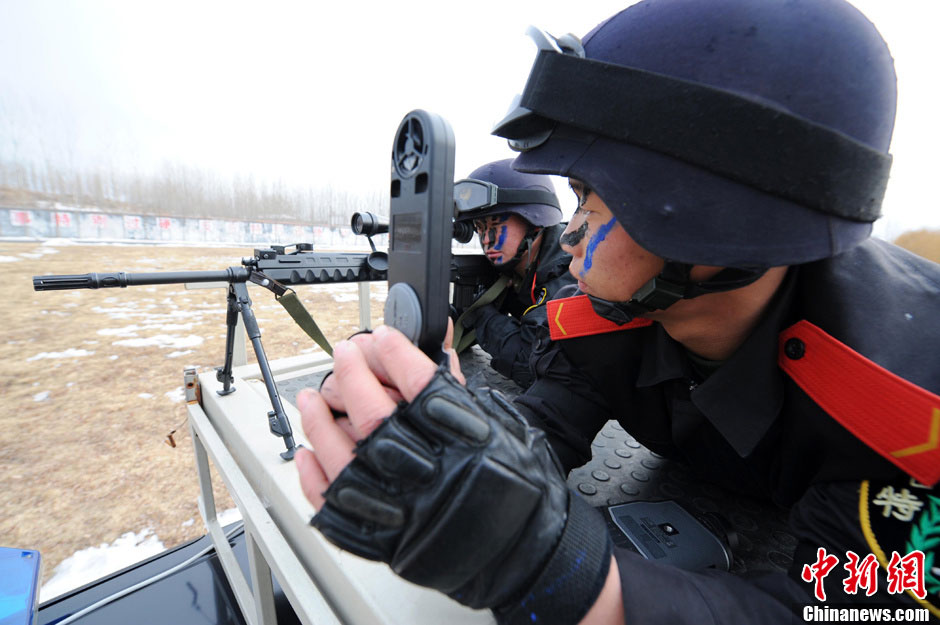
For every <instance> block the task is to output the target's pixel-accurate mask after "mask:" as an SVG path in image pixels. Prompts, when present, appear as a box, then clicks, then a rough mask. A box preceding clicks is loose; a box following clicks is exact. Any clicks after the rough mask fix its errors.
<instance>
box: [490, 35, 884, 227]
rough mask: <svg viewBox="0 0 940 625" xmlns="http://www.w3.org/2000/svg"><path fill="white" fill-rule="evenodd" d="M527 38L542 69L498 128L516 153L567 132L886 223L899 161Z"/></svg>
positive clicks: (680, 84) (569, 38)
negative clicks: (886, 199)
mask: <svg viewBox="0 0 940 625" xmlns="http://www.w3.org/2000/svg"><path fill="white" fill-rule="evenodd" d="M527 34H528V35H529V36H530V37H532V38H533V40H534V41H535V43H536V45H537V46H538V53H537V56H536V59H535V63H534V65H533V66H532V70H531V72H530V74H529V78H528V80H527V81H526V85H525V89H524V91H523V93H522V95H521V96H516V98H515V99H514V100H513V104H512V107H511V109H510V112H509V113H508V114H507V116H506V117H505V118H504V119H503V120H502V121H500V122H499V123H498V124H497V125H496V127H495V128H494V129H493V134H494V135H497V136H500V137H504V138H506V139H508V140H509V146H510V147H511V148H512V149H514V150H516V151H519V152H525V151H528V150H532V149H534V148H537V147H539V146H541V145H542V144H544V143H545V142H546V141H548V139H549V138H550V137H551V136H552V135H553V133H554V132H556V129H557V128H559V127H561V128H569V129H572V128H573V129H577V130H578V131H582V133H581V134H591V135H595V137H593V138H596V135H600V136H602V137H606V138H609V139H613V140H615V141H619V142H624V143H628V144H631V145H634V146H638V147H641V148H645V149H649V150H652V151H655V152H659V153H662V154H666V155H668V156H671V157H674V158H676V159H679V160H681V161H684V162H687V163H691V164H692V165H695V166H698V167H700V168H702V169H705V170H707V171H710V172H713V173H716V174H719V175H721V176H725V177H727V178H729V179H731V180H735V181H737V182H740V183H742V184H745V185H747V186H750V187H753V188H755V189H758V190H761V191H764V192H766V193H770V194H773V195H776V196H778V197H782V198H784V199H787V200H790V201H794V202H797V203H799V204H802V205H803V206H807V207H809V208H813V209H815V210H818V211H821V212H823V213H828V214H831V215H835V216H837V217H842V218H845V219H851V220H853V221H861V222H871V221H874V220H875V219H877V218H878V217H879V216H880V213H881V210H880V204H881V198H882V197H883V196H884V191H885V187H886V186H887V181H888V172H889V170H890V167H891V156H890V155H889V154H884V153H882V152H879V151H877V150H874V149H872V148H871V147H869V146H867V145H865V144H864V143H861V142H859V141H856V140H855V139H853V138H852V137H849V136H848V135H845V134H843V133H841V132H839V131H837V130H834V129H832V128H828V127H826V126H823V125H820V124H817V123H814V122H811V121H809V120H807V119H804V118H802V117H799V116H797V115H794V114H792V113H790V112H788V111H786V110H783V109H780V108H776V107H774V106H771V105H769V104H767V103H764V102H759V101H757V100H755V99H751V98H747V97H744V96H741V95H738V94H736V93H733V92H730V91H726V90H724V89H718V88H715V87H711V86H709V85H705V84H702V83H697V82H692V81H688V80H683V79H680V78H673V77H671V76H666V75H663V74H657V73H653V72H648V71H645V70H642V69H637V68H634V67H627V66H624V65H616V64H613V63H607V62H605V61H598V60H595V59H588V58H585V56H584V48H583V47H582V46H581V45H580V43H579V42H577V39H576V38H575V37H574V36H573V35H565V36H564V37H560V38H555V37H553V36H552V35H549V34H548V33H546V32H544V31H541V30H539V29H537V28H534V27H530V28H529V30H528V31H527ZM586 141H587V139H582V142H586ZM768 146H773V149H768Z"/></svg>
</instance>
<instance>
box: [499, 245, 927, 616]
mask: <svg viewBox="0 0 940 625" xmlns="http://www.w3.org/2000/svg"><path fill="white" fill-rule="evenodd" d="M802 319H806V320H809V321H810V322H812V323H814V324H816V325H817V326H819V327H820V328H822V329H823V330H825V331H826V332H827V333H829V334H830V335H832V336H833V337H835V338H836V339H838V340H839V341H842V342H843V343H845V344H847V345H848V346H850V347H851V348H852V349H854V350H855V351H857V352H860V353H861V354H863V355H865V356H866V357H868V358H869V359H871V360H873V361H874V362H875V363H877V364H878V365H880V366H882V367H885V368H887V369H889V370H890V371H892V372H894V373H895V374H897V375H899V376H901V377H903V378H905V379H906V380H908V381H910V382H913V383H914V384H916V385H918V386H921V387H922V388H925V389H927V390H929V391H931V392H933V393H937V392H940V265H937V264H935V263H931V262H929V261H926V260H923V259H921V258H919V257H917V256H914V255H913V254H910V253H908V252H906V251H904V250H902V249H900V248H897V247H895V246H893V245H890V244H887V243H884V242H881V241H877V240H870V241H868V242H866V243H864V244H862V245H860V246H858V247H856V248H854V249H853V250H850V251H849V252H846V253H845V254H842V255H840V256H838V257H835V258H832V259H827V260H823V261H819V262H816V263H810V264H807V265H801V266H797V267H791V268H790V270H789V271H788V273H787V277H786V278H785V281H784V283H783V284H782V286H781V288H780V290H779V291H778V293H777V294H776V296H775V299H774V300H773V301H772V303H771V305H770V307H769V308H768V310H767V312H766V313H765V316H764V318H763V319H762V320H761V322H760V323H759V325H758V327H756V329H755V330H754V331H753V333H752V334H751V336H750V337H749V338H748V339H747V340H746V342H745V343H744V344H743V345H742V346H741V347H740V348H739V349H738V350H737V352H736V353H735V354H734V355H733V356H732V357H731V358H729V359H728V360H726V361H725V362H724V363H722V365H721V366H720V367H719V368H718V369H717V370H715V371H714V372H713V373H711V374H710V375H709V376H707V378H704V379H703V377H702V376H701V375H699V374H698V373H697V372H696V368H695V367H694V366H693V365H692V363H691V361H690V359H689V357H688V355H687V352H686V351H685V350H684V348H683V347H682V346H681V345H680V344H679V343H677V342H676V341H674V340H672V339H671V338H670V337H669V336H668V335H667V334H666V333H665V331H664V330H663V328H662V327H661V326H660V325H659V324H655V323H654V324H653V325H652V326H648V327H644V328H639V329H634V330H625V331H620V332H614V333H608V334H600V335H595V336H589V337H583V338H579V339H571V340H565V341H558V342H550V341H548V340H547V339H546V337H544V335H543V336H542V337H540V340H539V343H538V345H537V346H536V348H535V350H534V351H533V356H532V363H533V368H534V371H535V373H536V375H537V379H536V381H535V382H534V384H533V385H532V386H531V387H530V388H529V390H528V391H527V392H526V393H525V394H523V395H520V396H519V397H518V398H517V399H516V403H517V405H518V406H519V407H520V408H521V410H522V411H523V412H524V413H525V414H527V415H529V417H530V420H531V421H532V422H533V423H534V424H536V425H539V426H541V427H542V428H544V429H545V430H546V432H547V433H548V436H549V439H550V441H551V442H552V445H553V448H554V450H555V451H556V453H557V455H558V457H559V459H560V460H561V462H562V465H563V466H564V468H565V470H566V471H568V470H570V469H571V468H573V467H575V466H579V465H581V464H583V463H584V462H585V461H587V460H588V459H589V458H590V454H591V451H590V450H591V447H590V446H591V441H592V440H593V439H594V436H595V434H596V433H597V432H598V430H599V429H600V428H601V427H602V426H603V425H604V423H605V422H606V421H607V420H608V419H616V420H617V421H619V422H620V424H621V425H622V426H623V427H624V429H626V430H627V431H628V432H630V433H631V434H632V435H633V436H634V437H635V438H636V439H637V440H638V441H640V442H641V443H643V444H644V445H646V446H647V447H648V448H649V449H651V450H653V451H655V452H658V453H660V454H663V455H665V456H667V457H670V458H673V459H677V460H680V461H684V462H686V463H688V465H690V466H691V467H692V469H693V470H694V471H696V472H697V473H698V475H700V476H701V477H702V478H704V479H710V480H713V481H714V482H716V483H718V484H720V485H722V486H724V487H727V488H729V489H733V490H736V491H740V492H743V493H747V494H749V495H754V496H758V497H764V498H769V499H770V500H772V501H773V502H774V503H776V504H777V505H779V506H780V507H781V511H782V514H786V510H789V518H790V527H791V530H792V532H793V534H794V535H795V536H796V537H797V539H798V540H799V546H798V547H797V550H796V553H795V554H794V564H793V567H792V570H791V572H790V573H791V574H790V575H789V576H787V575H784V574H776V575H774V574H766V575H765V576H764V577H761V578H752V579H743V578H739V577H735V576H733V575H731V574H729V573H723V572H713V573H709V574H701V573H688V572H684V571H681V570H679V569H675V568H672V567H668V566H663V565H658V564H654V563H651V562H649V561H646V560H643V559H641V558H640V557H639V556H635V555H634V554H632V553H627V552H622V553H621V552H618V554H617V560H618V564H619V567H620V577H621V580H622V585H623V597H624V607H625V611H626V622H627V623H697V624H702V623H747V624H755V623H780V622H791V621H793V622H803V620H802V618H801V616H800V613H801V611H802V610H803V609H804V607H805V606H807V605H810V604H813V603H814V599H813V596H812V592H813V585H812V584H810V583H806V582H804V581H801V580H800V579H799V578H800V572H801V570H802V567H803V565H804V564H810V563H813V562H814V561H815V559H816V555H817V549H818V548H820V547H824V548H825V549H826V550H827V552H828V553H829V554H833V555H837V556H838V557H839V562H840V564H839V569H838V570H835V571H833V573H832V574H830V575H828V576H827V577H826V578H825V584H826V589H827V601H826V603H825V604H819V605H825V606H826V607H838V606H839V604H840V603H841V605H842V607H845V606H846V604H847V603H850V604H852V606H858V605H864V603H863V602H865V601H874V602H876V603H877V604H879V605H881V606H885V605H901V606H905V607H919V606H918V604H917V603H915V601H914V600H913V599H910V598H909V597H908V595H907V594H889V593H887V592H886V591H887V588H886V587H887V584H888V582H887V580H886V578H885V577H884V575H883V574H884V569H883V568H882V569H881V575H880V579H879V582H880V583H879V591H878V593H877V594H876V595H874V596H873V597H866V596H865V591H864V590H862V591H860V592H859V593H858V595H857V596H853V595H847V594H846V593H845V592H844V590H843V588H842V583H843V579H844V578H845V577H846V574H845V571H843V570H842V568H841V567H842V565H843V563H844V562H845V561H846V551H847V550H852V551H854V552H855V553H856V554H858V555H859V556H860V557H861V558H864V557H865V556H866V555H867V554H868V553H870V552H872V548H871V546H870V544H869V543H867V542H866V539H865V536H864V535H863V529H862V526H861V523H860V505H861V504H860V501H859V498H860V492H861V487H862V484H864V483H865V481H866V480H867V481H868V484H867V485H866V489H868V491H869V492H870V495H869V498H872V497H874V496H875V494H876V493H882V492H885V493H886V492H889V491H887V490H883V489H886V488H889V487H890V488H893V489H896V490H892V491H890V492H898V493H899V492H901V491H902V489H905V488H906V489H907V493H908V494H912V496H913V495H916V496H917V497H919V499H918V501H920V502H921V504H920V508H918V510H916V512H919V513H920V514H921V516H920V517H918V516H916V515H913V513H911V514H910V515H909V514H907V513H908V512H910V506H909V507H908V510H907V511H902V512H901V514H898V513H897V510H895V511H894V514H893V517H896V518H904V519H905V520H908V521H910V523H908V525H905V526H904V528H903V529H904V531H907V529H908V526H911V527H914V528H916V527H920V530H919V531H920V534H916V535H917V536H920V537H921V538H923V537H924V536H927V537H935V538H936V540H934V541H932V542H931V541H928V540H927V539H926V538H924V540H922V541H921V543H920V544H921V545H924V546H926V547H928V550H927V552H926V553H927V556H928V559H930V558H931V555H930V552H929V548H930V547H931V546H932V548H933V549H934V550H935V551H936V552H937V553H936V554H935V555H934V556H933V566H934V567H937V566H940V547H938V546H937V545H936V544H934V543H940V498H938V497H940V488H934V489H933V491H932V493H931V490H930V489H925V488H924V487H923V486H922V485H919V484H917V483H916V482H912V481H911V478H910V477H908V476H906V475H905V474H903V472H902V471H901V470H900V469H898V468H897V467H896V466H895V465H894V464H892V463H891V462H889V461H888V460H886V459H884V458H883V457H882V456H880V455H879V454H878V453H876V452H875V451H873V450H872V449H870V448H869V447H868V446H866V445H865V444H864V443H862V442H861V441H860V440H858V439H857V438H856V437H855V436H853V435H852V434H851V433H849V431H848V430H846V429H845V428H843V427H842V426H841V425H840V424H839V423H837V422H836V421H835V420H834V419H833V418H831V417H830V416H829V415H827V414H826V413H825V412H824V411H823V410H822V409H821V408H820V407H819V406H817V405H816V404H815V403H814V402H813V400H811V399H810V398H809V397H808V396H807V395H806V394H805V393H804V392H803V391H802V390H801V389H800V388H799V387H798V386H797V385H796V384H795V383H794V382H793V381H792V380H791V379H790V378H789V377H787V375H786V374H785V373H784V372H783V371H782V370H781V369H779V368H778V366H777V350H778V342H777V337H778V334H779V333H780V331H781V330H783V329H784V328H786V327H788V326H790V325H791V324H793V323H795V322H797V321H799V320H802ZM885 418H886V419H890V418H891V416H890V415H885ZM931 502H932V503H931ZM868 503H869V504H871V503H872V502H871V501H869V502H868ZM862 504H864V502H862ZM924 504H929V505H924ZM931 506H935V509H934V510H933V514H936V515H937V518H933V517H930V516H929V515H930V514H931V512H930V511H931ZM883 507H884V506H883ZM883 507H877V506H873V509H874V510H878V511H881V510H882V508H883ZM915 507H916V506H915ZM924 515H927V516H924ZM876 516H877V515H876ZM884 516H885V517H886V518H888V520H891V521H893V520H895V518H890V517H889V516H888V511H884ZM907 516H911V518H910V519H907ZM876 520H878V521H879V522H881V517H880V516H879V517H878V518H877V519H876ZM917 523H920V526H918V525H917ZM931 532H933V533H931ZM912 535H913V534H912ZM915 543H916V540H915ZM905 545H906V546H907V547H911V544H910V541H908V542H907V543H902V544H900V546H897V547H896V549H897V551H898V552H899V553H900V555H905V554H906V553H907V551H909V549H907V550H905ZM915 546H917V545H915ZM888 553H889V554H890V551H888ZM938 573H940V570H938V569H934V570H933V575H934V576H935V577H932V578H931V572H930V571H928V572H927V585H928V589H930V588H932V589H933V593H937V594H936V595H929V596H928V597H927V600H928V601H932V603H933V605H938V604H940V602H938V601H937V599H938V597H940V581H938V580H937V577H940V574H938ZM931 584H933V586H931ZM921 605H924V604H921ZM794 613H796V614H794ZM935 614H940V612H935ZM934 618H936V616H934Z"/></svg>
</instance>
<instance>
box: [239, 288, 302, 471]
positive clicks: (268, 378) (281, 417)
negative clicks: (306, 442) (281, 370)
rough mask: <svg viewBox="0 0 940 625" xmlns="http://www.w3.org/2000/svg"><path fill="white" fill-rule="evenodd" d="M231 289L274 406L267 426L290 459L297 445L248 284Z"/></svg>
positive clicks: (284, 455) (282, 455)
mask: <svg viewBox="0 0 940 625" xmlns="http://www.w3.org/2000/svg"><path fill="white" fill-rule="evenodd" d="M230 288H231V290H232V292H233V293H234V294H235V299H236V302H235V304H236V307H237V309H238V311H239V312H240V313H241V315H242V319H243V320H244V322H245V331H246V333H247V334H248V338H249V339H251V346H252V347H253V348H254V350H255V357H256V358H257V359H258V368H259V369H261V377H262V378H263V379H264V386H265V388H266V389H267V390H268V397H269V398H270V399H271V407H272V408H274V410H272V411H271V412H269V413H268V426H269V427H270V428H271V433H272V434H274V435H275V436H280V437H281V438H283V439H284V445H285V446H286V447H287V451H285V452H282V453H281V458H283V459H284V460H292V459H293V458H294V452H295V451H296V450H297V446H296V444H295V443H294V433H293V431H292V430H291V427H290V420H289V419H288V418H287V414H286V413H285V412H284V406H283V405H282V404H281V397H280V395H278V392H277V386H276V385H275V384H274V375H273V374H272V373H271V367H270V365H268V358H267V356H265V354H264V347H263V346H262V345H261V328H260V327H259V326H258V320H257V319H256V318H255V313H254V311H252V310H251V298H249V297H248V285H247V284H246V283H244V282H235V283H232V285H231V287H230Z"/></svg>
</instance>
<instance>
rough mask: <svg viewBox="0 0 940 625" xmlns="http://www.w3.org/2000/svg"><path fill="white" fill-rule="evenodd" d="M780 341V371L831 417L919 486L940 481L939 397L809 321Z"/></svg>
mask: <svg viewBox="0 0 940 625" xmlns="http://www.w3.org/2000/svg"><path fill="white" fill-rule="evenodd" d="M779 341H780V342H779V353H778V355H777V363H778V364H779V365H780V368H781V369H783V370H784V371H786V373H787V375H789V376H790V377H791V378H793V381H794V382H796V383H797V384H798V385H799V386H800V388H801V389H803V391H804V392H805V393H806V394H807V395H809V396H810V397H811V398H812V399H813V401H815V402H816V403H817V404H819V406H820V407H821V408H822V409H823V410H825V411H826V412H827V413H828V414H829V416H831V417H832V418H833V419H835V420H836V421H838V422H839V423H840V424H842V426H843V427H845V428H846V429H847V430H849V431H850V432H852V434H854V435H855V436H857V437H858V438H859V439H860V440H861V441H862V442H863V443H865V444H866V445H868V446H869V447H871V448H872V449H874V450H875V451H877V452H878V453H879V454H881V455H882V456H884V457H885V458H887V459H888V460H890V461H891V462H893V463H894V464H896V465H897V466H899V467H900V468H901V469H903V470H904V471H905V472H906V473H907V474H908V475H910V476H911V477H913V478H915V479H916V480H917V481H918V482H920V483H921V484H925V485H927V486H933V485H934V484H936V483H937V481H938V480H940V397H938V396H937V395H935V394H933V393H931V392H930V391H928V390H926V389H923V388H921V387H919V386H917V385H915V384H912V383H911V382H908V381H907V380H905V379H904V378H902V377H899V376H897V375H895V374H893V373H891V372H890V371H888V370H887V369H885V368H884V367H881V366H879V365H877V364H875V363H874V362H872V361H871V360H869V359H867V358H865V357H864V356H862V355H861V354H859V353H858V352H856V351H854V350H852V349H851V348H850V347H849V346H847V345H845V344H844V343H841V342H839V341H837V340H836V339H834V338H833V337H831V336H829V335H828V334H826V333H825V332H823V331H822V330H821V329H819V328H818V327H816V326H814V325H813V324H812V323H810V322H809V321H805V320H804V321H799V322H797V323H795V324H793V325H792V326H790V327H789V328H787V329H786V330H784V331H783V332H781V333H780V339H779Z"/></svg>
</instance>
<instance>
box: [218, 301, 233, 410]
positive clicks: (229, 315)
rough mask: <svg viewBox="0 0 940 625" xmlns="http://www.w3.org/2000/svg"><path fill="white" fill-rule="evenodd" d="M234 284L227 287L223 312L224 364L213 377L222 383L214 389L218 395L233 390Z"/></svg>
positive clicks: (226, 393)
mask: <svg viewBox="0 0 940 625" xmlns="http://www.w3.org/2000/svg"><path fill="white" fill-rule="evenodd" d="M233 287H234V284H229V287H228V309H227V310H226V313H225V326H226V328H227V330H226V333H225V365H223V366H221V367H216V370H215V379H216V380H218V381H219V382H221V383H222V390H221V391H216V392H217V393H218V394H219V395H228V394H230V393H234V392H235V387H234V386H233V384H234V383H235V376H233V375H232V360H233V358H234V354H235V330H236V328H237V327H238V300H237V298H236V296H235V289H234V288H233Z"/></svg>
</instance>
